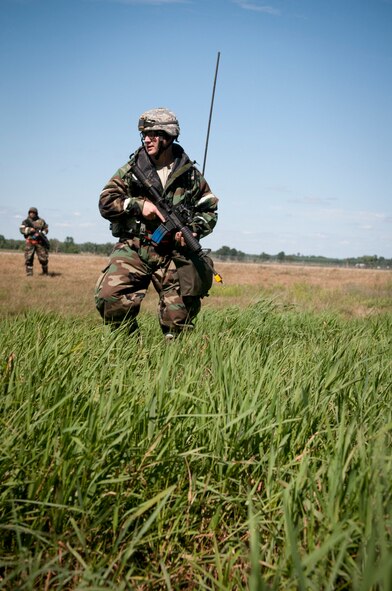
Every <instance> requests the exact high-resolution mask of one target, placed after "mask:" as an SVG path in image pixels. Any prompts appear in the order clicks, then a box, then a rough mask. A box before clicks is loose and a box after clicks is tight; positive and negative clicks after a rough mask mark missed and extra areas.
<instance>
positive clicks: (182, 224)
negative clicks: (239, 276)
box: [131, 166, 223, 283]
mask: <svg viewBox="0 0 392 591" xmlns="http://www.w3.org/2000/svg"><path fill="white" fill-rule="evenodd" d="M131 172H132V174H133V176H134V177H135V178H136V180H138V181H139V183H141V185H142V186H143V187H145V188H146V189H147V190H148V192H149V195H150V198H151V202H152V203H153V204H154V205H155V206H156V207H157V209H158V210H159V212H160V213H161V214H162V216H163V217H164V218H165V221H164V222H162V223H161V225H160V226H158V228H157V229H156V230H155V231H154V232H153V234H152V236H151V242H152V244H153V245H154V246H158V245H159V244H160V243H161V242H162V240H163V238H164V237H165V236H167V234H169V233H174V232H181V233H182V235H183V237H184V240H185V244H186V246H187V247H188V249H189V252H190V255H191V256H190V258H192V257H196V261H197V259H199V260H201V261H203V262H204V263H205V264H207V266H208V267H209V268H210V269H211V271H212V273H213V275H214V278H215V281H217V282H218V283H223V280H222V277H221V275H219V273H217V272H216V271H215V269H214V267H213V264H212V262H211V259H210V258H209V257H207V251H206V250H203V248H202V246H201V244H200V242H199V241H198V240H197V238H196V237H195V236H194V235H193V233H192V230H191V229H190V228H189V227H188V224H190V222H191V219H190V216H189V213H188V211H187V209H186V208H185V207H184V206H181V205H178V206H176V207H175V208H174V207H173V206H172V205H170V204H169V203H168V202H167V201H166V200H165V199H164V198H163V197H162V195H161V194H160V193H159V191H158V189H157V188H156V187H154V186H153V184H152V183H151V181H150V180H149V179H148V178H147V177H146V176H145V175H144V174H143V173H142V171H141V170H140V168H138V167H137V166H132V168H131ZM208 252H209V251H208Z"/></svg>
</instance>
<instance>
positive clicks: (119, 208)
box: [99, 165, 144, 221]
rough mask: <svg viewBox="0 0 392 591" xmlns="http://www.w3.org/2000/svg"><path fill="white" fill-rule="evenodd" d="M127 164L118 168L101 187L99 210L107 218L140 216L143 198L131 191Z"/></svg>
mask: <svg viewBox="0 0 392 591" xmlns="http://www.w3.org/2000/svg"><path fill="white" fill-rule="evenodd" d="M128 171H129V167H128V165H125V166H123V167H122V168H120V169H119V170H118V171H117V172H116V173H115V174H114V175H113V176H112V178H111V179H110V180H109V182H108V183H107V184H106V185H105V187H104V188H103V190H102V192H101V194H100V197H99V211H100V213H101V215H102V217H104V218H105V219H107V220H110V221H120V220H121V219H123V218H124V217H125V216H131V217H140V215H141V212H142V209H143V202H144V199H143V197H141V196H135V195H132V193H131V187H130V183H129V181H128V178H127V172H128Z"/></svg>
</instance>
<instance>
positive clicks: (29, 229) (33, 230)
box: [25, 226, 35, 236]
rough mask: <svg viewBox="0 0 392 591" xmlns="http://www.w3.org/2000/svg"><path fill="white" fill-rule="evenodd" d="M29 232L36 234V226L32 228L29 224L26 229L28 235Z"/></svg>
mask: <svg viewBox="0 0 392 591" xmlns="http://www.w3.org/2000/svg"><path fill="white" fill-rule="evenodd" d="M29 234H35V228H30V226H28V227H27V228H26V229H25V235H26V236H28V235H29Z"/></svg>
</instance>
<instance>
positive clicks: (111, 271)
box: [95, 238, 201, 334]
mask: <svg viewBox="0 0 392 591" xmlns="http://www.w3.org/2000/svg"><path fill="white" fill-rule="evenodd" d="M150 283H152V285H153V286H154V288H155V290H156V291H157V293H158V295H159V303H158V318H159V323H160V326H161V329H162V332H163V333H164V334H167V333H179V332H181V331H182V330H184V329H186V328H192V327H193V322H192V321H193V320H194V319H195V317H196V316H197V314H198V313H199V311H200V307H201V298H200V297H199V296H184V297H183V296H181V290H180V283H179V279H178V273H177V269H176V266H175V264H174V262H173V261H172V260H171V258H170V257H161V256H159V255H158V254H157V253H156V251H155V249H154V248H153V247H152V246H150V245H148V246H140V242H139V239H137V238H134V239H133V240H128V241H126V242H119V243H118V244H116V246H115V247H114V249H113V252H112V254H111V255H110V259H109V265H108V266H107V267H106V268H105V269H104V270H103V271H102V274H101V276H100V277H99V279H98V282H97V285H96V288H95V303H96V307H97V310H98V311H99V313H100V314H101V316H102V318H103V319H104V321H105V322H108V323H111V324H112V325H119V324H121V322H123V321H124V320H126V321H127V322H129V324H130V326H131V325H134V326H135V325H136V316H137V315H138V314H139V311H140V307H141V304H142V301H143V298H144V297H145V295H146V293H147V289H148V287H149V285H150Z"/></svg>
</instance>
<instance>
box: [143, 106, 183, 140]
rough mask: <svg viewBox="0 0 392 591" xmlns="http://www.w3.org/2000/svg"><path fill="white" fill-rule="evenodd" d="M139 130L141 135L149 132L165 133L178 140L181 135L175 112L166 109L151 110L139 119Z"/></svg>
mask: <svg viewBox="0 0 392 591" xmlns="http://www.w3.org/2000/svg"><path fill="white" fill-rule="evenodd" d="M138 129H139V131H140V132H141V133H143V132H147V131H164V132H165V133H167V134H168V135H170V136H172V137H174V138H177V137H178V136H179V135H180V125H179V123H178V120H177V117H176V115H175V114H174V113H173V111H169V110H168V109H165V108H164V107H159V108H158V109H150V110H149V111H146V112H145V113H143V114H142V115H140V118H139V124H138Z"/></svg>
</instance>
